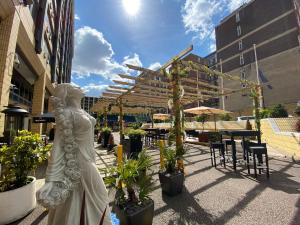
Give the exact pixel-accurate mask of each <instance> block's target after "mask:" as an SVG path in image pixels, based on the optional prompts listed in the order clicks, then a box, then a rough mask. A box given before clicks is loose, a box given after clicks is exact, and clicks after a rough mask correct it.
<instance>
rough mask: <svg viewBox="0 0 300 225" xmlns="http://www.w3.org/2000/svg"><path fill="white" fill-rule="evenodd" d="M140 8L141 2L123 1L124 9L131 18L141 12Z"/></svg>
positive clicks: (135, 0) (134, 0)
mask: <svg viewBox="0 0 300 225" xmlns="http://www.w3.org/2000/svg"><path fill="white" fill-rule="evenodd" d="M140 6H141V1H140V0H123V7H124V9H125V11H126V12H127V13H128V14H129V15H130V16H134V15H136V14H137V13H138V12H139V9H140Z"/></svg>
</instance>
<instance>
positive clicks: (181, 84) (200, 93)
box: [95, 46, 259, 151]
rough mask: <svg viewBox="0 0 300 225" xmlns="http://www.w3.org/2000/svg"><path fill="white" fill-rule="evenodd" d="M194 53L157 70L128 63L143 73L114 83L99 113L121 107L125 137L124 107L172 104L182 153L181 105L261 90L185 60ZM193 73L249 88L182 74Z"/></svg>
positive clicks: (172, 60)
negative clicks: (220, 85) (229, 85)
mask: <svg viewBox="0 0 300 225" xmlns="http://www.w3.org/2000/svg"><path fill="white" fill-rule="evenodd" d="M192 50H193V46H190V47H188V48H187V49H185V50H184V51H182V52H181V53H179V54H178V55H177V56H175V57H173V58H172V59H171V60H169V61H168V62H167V63H166V64H164V65H163V66H162V67H161V68H160V69H158V70H156V71H153V70H151V69H147V68H143V67H139V66H134V65H128V64H127V65H126V66H127V67H128V68H129V69H132V70H136V71H139V72H140V74H139V75H138V76H132V75H127V74H119V76H120V79H118V80H113V81H114V82H115V83H116V84H117V85H111V86H109V87H108V88H107V89H106V91H105V92H104V93H103V94H102V100H100V101H99V102H100V103H99V105H98V103H97V104H96V106H95V107H96V109H97V110H103V109H101V107H102V108H103V107H108V105H109V104H111V103H112V102H114V104H116V105H118V107H119V110H118V111H119V114H120V137H123V130H122V126H123V125H122V116H123V112H124V105H126V106H135V107H144V108H145V107H146V108H153V107H163V108H167V107H168V105H169V106H170V105H172V107H171V108H172V113H173V116H174V118H175V120H174V129H173V131H174V134H175V137H176V151H180V149H182V148H183V144H182V138H181V135H182V129H183V126H182V118H181V115H182V114H183V112H182V111H183V108H182V106H184V105H187V104H190V103H193V102H196V101H205V100H209V99H213V98H219V97H220V96H224V95H226V96H227V95H231V94H233V93H236V92H243V91H247V90H253V88H257V87H259V86H258V85H257V84H256V83H255V82H252V81H248V80H243V79H241V78H240V77H239V76H232V75H229V74H225V73H221V72H219V71H214V70H211V69H209V68H208V67H207V65H203V64H200V63H198V62H189V61H186V60H184V58H183V57H184V56H186V55H187V54H188V53H190V52H191V51H192ZM190 71H197V72H199V71H200V72H202V73H205V74H207V75H209V76H217V77H218V78H223V79H229V80H235V81H238V82H242V83H243V84H245V86H246V87H245V88H242V89H237V90H232V89H225V88H221V87H219V86H218V85H214V84H211V83H209V82H204V81H201V80H199V79H198V75H197V77H189V76H186V77H184V76H182V75H181V74H182V73H187V74H189V73H190ZM170 75H171V76H170ZM168 76H169V77H168ZM97 110H96V111H97Z"/></svg>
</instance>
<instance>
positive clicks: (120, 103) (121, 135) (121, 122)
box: [119, 98, 123, 144]
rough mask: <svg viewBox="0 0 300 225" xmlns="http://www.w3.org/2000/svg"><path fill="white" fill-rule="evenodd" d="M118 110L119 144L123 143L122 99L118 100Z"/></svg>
mask: <svg viewBox="0 0 300 225" xmlns="http://www.w3.org/2000/svg"><path fill="white" fill-rule="evenodd" d="M119 109H120V115H119V117H120V120H119V129H120V144H122V143H123V101H122V98H120V99H119Z"/></svg>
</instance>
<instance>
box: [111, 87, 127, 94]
mask: <svg viewBox="0 0 300 225" xmlns="http://www.w3.org/2000/svg"><path fill="white" fill-rule="evenodd" d="M106 91H107V92H112V93H121V94H123V93H126V91H124V90H123V91H121V90H115V89H110V88H106Z"/></svg>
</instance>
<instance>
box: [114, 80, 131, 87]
mask: <svg viewBox="0 0 300 225" xmlns="http://www.w3.org/2000/svg"><path fill="white" fill-rule="evenodd" d="M113 82H115V83H116V84H121V85H128V86H134V85H135V84H133V83H128V82H125V81H120V80H113Z"/></svg>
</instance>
